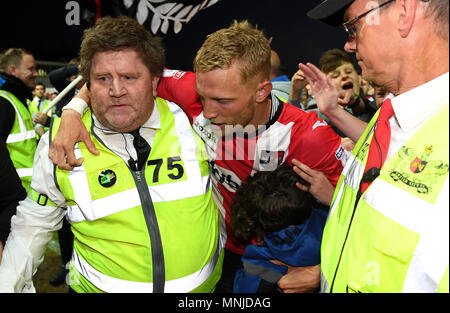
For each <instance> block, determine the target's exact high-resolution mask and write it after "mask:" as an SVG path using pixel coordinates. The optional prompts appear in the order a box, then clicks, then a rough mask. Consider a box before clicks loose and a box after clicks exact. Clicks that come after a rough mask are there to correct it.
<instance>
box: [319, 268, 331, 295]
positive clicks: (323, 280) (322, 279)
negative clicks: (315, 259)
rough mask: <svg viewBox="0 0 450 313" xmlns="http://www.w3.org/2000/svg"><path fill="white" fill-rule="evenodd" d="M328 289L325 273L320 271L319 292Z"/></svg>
mask: <svg viewBox="0 0 450 313" xmlns="http://www.w3.org/2000/svg"><path fill="white" fill-rule="evenodd" d="M329 289H330V284H329V283H328V281H327V279H326V277H325V275H324V274H323V272H322V271H320V292H321V293H325V292H328V290H329Z"/></svg>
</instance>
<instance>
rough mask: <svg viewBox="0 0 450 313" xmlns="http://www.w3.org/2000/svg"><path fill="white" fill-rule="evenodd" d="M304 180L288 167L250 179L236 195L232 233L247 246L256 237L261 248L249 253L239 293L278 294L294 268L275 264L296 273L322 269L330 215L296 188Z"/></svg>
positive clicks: (240, 275) (236, 287) (247, 250)
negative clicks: (323, 242) (325, 229)
mask: <svg viewBox="0 0 450 313" xmlns="http://www.w3.org/2000/svg"><path fill="white" fill-rule="evenodd" d="M298 180H299V178H298V176H297V175H296V174H295V172H294V171H293V170H292V167H290V166H289V165H287V164H286V163H283V164H282V165H280V167H278V168H277V169H276V170H274V171H273V172H258V173H255V175H253V176H250V177H248V179H247V181H246V182H244V183H243V184H242V185H241V187H240V188H239V189H238V191H237V192H236V196H235V198H234V199H233V204H232V207H233V210H232V211H231V230H232V231H233V233H234V235H235V236H236V237H237V238H242V239H244V240H246V241H247V242H250V240H251V239H252V238H253V237H255V236H256V238H257V242H256V243H254V244H248V245H247V246H246V248H245V253H244V255H243V256H242V263H243V268H241V269H239V270H238V271H237V273H236V277H235V280H234V288H233V292H237V293H242V292H244V293H249V292H250V293H254V292H258V293H267V292H277V291H278V286H277V282H278V281H279V280H280V278H281V277H282V276H283V275H285V274H286V273H287V271H288V267H287V266H283V265H276V264H274V263H272V262H270V260H280V261H282V262H283V263H285V264H288V265H290V266H295V267H299V266H312V265H315V264H319V263H320V242H321V240H322V232H323V227H324V226H325V220H326V217H327V214H328V211H326V210H323V209H318V208H315V200H314V198H313V197H312V196H311V194H310V193H308V192H306V191H301V190H299V189H298V188H297V187H296V183H297V182H298ZM304 184H306V183H305V182H304Z"/></svg>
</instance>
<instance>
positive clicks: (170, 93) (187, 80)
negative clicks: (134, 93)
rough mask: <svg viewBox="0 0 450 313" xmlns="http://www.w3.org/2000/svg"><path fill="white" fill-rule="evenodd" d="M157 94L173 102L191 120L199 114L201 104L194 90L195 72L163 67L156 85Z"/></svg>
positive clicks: (201, 107) (201, 108)
mask: <svg viewBox="0 0 450 313" xmlns="http://www.w3.org/2000/svg"><path fill="white" fill-rule="evenodd" d="M157 92H158V96H159V97H161V98H163V99H166V100H169V101H172V102H175V103H176V104H178V105H179V106H180V107H181V108H182V109H183V111H184V112H185V113H186V114H187V116H188V117H189V120H190V121H191V123H192V120H193V119H194V118H195V117H196V116H197V115H199V114H200V113H201V112H202V110H203V106H202V103H201V100H200V96H199V95H198V93H197V91H196V90H195V73H193V72H183V71H177V70H168V69H165V70H164V73H163V75H162V77H161V79H160V82H159V85H158V89H157Z"/></svg>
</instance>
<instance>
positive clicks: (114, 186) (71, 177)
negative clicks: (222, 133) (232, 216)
mask: <svg viewBox="0 0 450 313" xmlns="http://www.w3.org/2000/svg"><path fill="white" fill-rule="evenodd" d="M156 104H157V106H158V110H159V112H160V116H161V129H158V130H156V134H155V138H154V141H153V144H152V149H151V153H150V155H149V157H148V162H147V164H146V166H145V169H143V170H142V171H141V172H134V171H131V170H130V168H129V167H128V165H127V164H126V163H125V162H124V161H123V160H122V159H121V158H120V157H119V156H117V155H116V154H114V153H113V152H112V151H111V150H109V149H108V147H106V146H105V145H104V144H103V143H102V142H100V140H99V139H98V138H96V137H95V135H92V132H91V139H92V140H93V141H94V143H95V145H96V147H97V149H98V150H99V152H100V154H99V155H92V154H90V153H89V152H88V150H87V148H86V146H85V145H84V144H83V143H79V144H78V147H76V148H75V153H76V155H77V157H80V156H82V157H84V163H83V165H82V166H81V167H79V168H75V169H74V170H72V171H70V172H69V171H64V170H60V169H56V181H57V185H58V186H59V188H60V190H61V191H62V193H63V194H64V196H65V198H66V200H67V204H68V208H67V218H68V220H69V222H70V223H71V228H72V231H73V233H74V238H75V239H74V252H73V256H72V261H71V272H70V285H71V287H72V288H73V289H74V290H75V291H77V292H101V291H104V292H212V291H213V290H214V288H215V285H216V283H217V281H218V280H219V278H220V276H221V271H222V262H223V250H222V247H223V243H224V241H223V238H222V237H221V236H220V233H219V210H218V208H217V206H216V204H215V203H214V201H213V198H212V190H211V188H210V187H211V186H210V181H209V165H208V161H207V158H206V153H205V152H204V143H203V142H202V141H201V139H200V138H199V137H198V136H197V135H195V133H194V132H193V131H192V128H191V125H190V123H189V120H188V118H187V117H186V115H185V114H184V112H183V111H182V110H181V109H180V108H179V107H178V106H176V105H175V104H173V103H170V102H166V101H165V100H163V99H161V98H156ZM91 118H92V117H91V112H90V110H88V111H87V112H86V113H85V114H84V115H83V122H84V123H85V125H86V127H87V129H89V130H90V129H91V127H92V120H91ZM57 125H59V119H55V121H54V124H53V125H52V130H51V131H52V135H53V136H54V134H55V133H56V130H57Z"/></svg>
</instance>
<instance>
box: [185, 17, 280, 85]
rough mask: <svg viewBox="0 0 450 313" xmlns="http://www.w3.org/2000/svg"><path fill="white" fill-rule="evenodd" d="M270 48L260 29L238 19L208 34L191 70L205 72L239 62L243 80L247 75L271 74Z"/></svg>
mask: <svg viewBox="0 0 450 313" xmlns="http://www.w3.org/2000/svg"><path fill="white" fill-rule="evenodd" d="M270 55H271V48H270V43H269V40H268V39H267V38H266V37H265V36H264V34H263V32H262V31H260V30H258V28H257V27H253V26H252V24H250V23H249V22H248V21H242V22H237V21H234V22H233V24H232V25H231V26H230V27H228V28H224V29H220V30H218V31H216V32H214V33H212V34H210V35H208V37H207V39H206V40H205V42H204V43H203V45H202V47H201V48H200V50H199V51H198V52H197V55H196V57H195V59H194V71H195V72H196V73H204V72H209V71H212V70H213V69H215V68H221V69H228V68H230V66H231V65H232V64H233V63H235V62H238V63H239V64H240V65H241V74H242V82H246V81H247V80H248V78H250V77H253V76H256V75H261V74H262V75H263V77H264V78H269V75H270Z"/></svg>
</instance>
